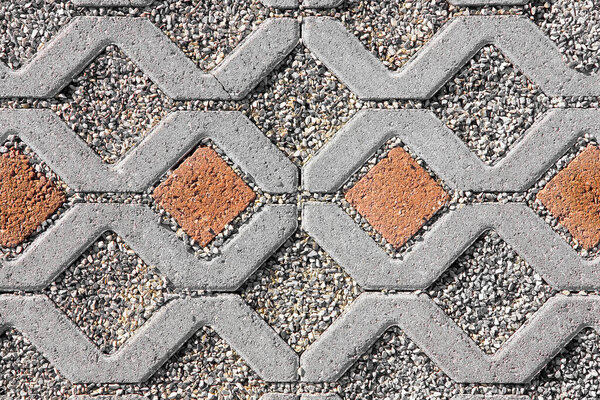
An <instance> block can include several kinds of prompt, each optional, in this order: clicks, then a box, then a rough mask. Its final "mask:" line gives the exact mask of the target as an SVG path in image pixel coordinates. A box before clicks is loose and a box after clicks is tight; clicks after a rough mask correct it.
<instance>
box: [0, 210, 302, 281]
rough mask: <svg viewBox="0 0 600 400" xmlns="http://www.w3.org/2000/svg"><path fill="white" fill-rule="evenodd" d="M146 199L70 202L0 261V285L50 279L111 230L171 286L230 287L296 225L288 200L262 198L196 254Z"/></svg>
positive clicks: (273, 250)
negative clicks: (230, 232) (232, 231)
mask: <svg viewBox="0 0 600 400" xmlns="http://www.w3.org/2000/svg"><path fill="white" fill-rule="evenodd" d="M159 220H160V217H159V216H158V215H157V214H156V213H155V212H154V211H152V210H151V209H150V208H149V207H148V206H146V205H135V204H113V203H111V204H103V203H83V204H76V205H75V206H73V207H72V208H71V209H69V210H67V212H66V213H65V214H64V215H63V216H62V217H61V218H59V219H58V220H57V221H56V223H55V224H54V225H53V226H51V227H50V228H49V229H48V230H47V231H46V232H44V233H42V234H41V236H40V237H39V238H37V239H36V240H35V241H34V242H33V244H32V245H31V246H29V247H28V248H27V249H26V250H25V252H24V253H23V254H21V255H19V256H18V257H17V258H16V259H15V260H12V261H2V262H0V290H1V291H5V292H6V291H15V290H22V291H35V290H41V289H43V288H44V287H46V286H47V285H48V284H50V283H51V282H52V281H53V280H54V279H55V278H56V276H58V275H59V274H60V273H62V272H63V271H64V270H65V269H67V268H68V267H69V266H70V265H71V264H72V263H73V262H74V261H75V260H76V259H77V257H79V256H80V255H81V254H82V253H83V252H84V251H85V250H86V249H87V248H88V247H89V246H90V245H91V244H92V243H93V242H94V241H95V240H97V238H98V237H99V236H100V235H101V234H102V233H104V232H106V231H114V232H116V233H117V234H118V235H120V236H121V237H122V238H123V240H124V241H125V242H126V243H127V244H128V245H129V246H131V248H132V249H133V251H134V252H136V254H138V255H139V256H140V257H141V258H142V259H143V260H144V261H145V262H146V263H147V264H149V265H152V266H155V267H156V268H158V270H159V271H160V273H162V274H164V275H165V276H166V277H167V278H168V279H169V280H170V281H171V282H172V283H173V284H174V285H175V286H177V287H181V288H187V289H190V290H211V291H233V290H236V289H237V288H239V286H241V285H242V284H243V282H244V281H245V280H246V279H247V278H248V277H249V276H250V275H251V274H252V273H253V272H254V271H255V270H256V269H258V268H259V267H260V266H261V265H262V264H263V263H264V261H265V260H266V259H267V258H268V257H269V256H270V255H271V254H272V253H274V252H275V251H276V250H277V249H278V248H279V247H280V246H281V245H282V244H283V243H284V242H285V241H286V240H287V239H288V238H289V237H290V236H291V235H292V234H293V232H294V231H295V230H296V227H297V224H298V216H297V210H296V206H295V205H292V204H280V205H273V204H267V205H265V206H264V207H263V208H262V209H261V210H259V211H258V212H257V213H255V214H254V215H253V216H252V217H251V218H250V220H249V221H248V222H247V223H246V224H244V225H243V226H242V227H241V228H240V229H239V232H238V233H237V234H236V235H235V236H233V237H232V238H231V239H230V240H229V241H227V242H226V243H225V245H224V246H223V248H222V249H221V253H220V254H219V255H218V256H215V257H214V258H213V259H211V260H209V261H206V260H200V259H198V258H197V257H196V256H195V255H194V254H193V253H192V252H190V251H189V250H188V247H187V246H186V245H185V244H184V243H183V242H182V241H181V240H180V239H179V238H177V236H176V235H175V233H174V232H172V231H171V230H170V229H169V228H168V227H166V226H164V225H161V223H160V221H159Z"/></svg>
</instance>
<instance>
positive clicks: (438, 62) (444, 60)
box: [302, 16, 600, 100]
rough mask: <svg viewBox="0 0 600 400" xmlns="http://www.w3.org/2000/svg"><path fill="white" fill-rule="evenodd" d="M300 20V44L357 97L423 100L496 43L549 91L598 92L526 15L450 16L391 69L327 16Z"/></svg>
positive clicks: (592, 79) (599, 81)
mask: <svg viewBox="0 0 600 400" xmlns="http://www.w3.org/2000/svg"><path fill="white" fill-rule="evenodd" d="M303 21H304V22H303V27H302V41H303V43H304V44H305V45H306V46H307V47H308V48H309V49H310V51H311V52H313V53H314V54H315V55H316V56H317V57H318V58H319V59H320V60H321V61H322V62H323V63H324V64H325V65H326V66H327V67H328V68H329V69H331V70H332V71H333V73H334V74H335V75H336V76H337V77H338V78H340V80H341V81H342V82H344V83H345V84H346V85H347V86H348V87H349V88H350V90H352V91H353V92H354V93H356V94H357V95H358V96H359V97H360V98H362V99H369V100H385V99H392V98H393V99H428V98H430V97H431V96H433V95H434V94H435V93H436V92H437V91H438V90H439V89H440V88H441V87H442V86H443V85H444V84H445V83H446V82H447V81H448V80H449V79H450V78H451V77H452V76H454V75H455V74H456V73H457V72H458V71H459V69H460V68H461V67H462V66H463V65H464V64H465V63H466V62H467V61H468V60H469V59H471V58H472V57H473V56H474V55H475V53H477V51H479V50H480V49H481V48H482V47H483V46H485V45H488V44H493V45H496V46H497V47H498V48H499V49H500V50H501V51H502V52H503V53H504V54H505V55H506V56H507V57H508V58H509V59H510V60H511V61H512V62H513V63H514V64H515V65H516V66H517V67H518V68H519V69H520V70H521V71H523V73H524V74H525V75H526V76H528V77H529V78H530V79H531V80H532V81H533V82H534V83H536V84H538V85H539V86H540V88H541V89H542V90H543V91H544V92H545V93H546V94H547V95H549V96H597V95H600V77H599V76H598V75H585V74H582V73H579V72H577V71H575V70H574V69H571V68H569V67H568V66H567V65H566V64H565V62H564V61H563V60H562V58H561V56H560V52H559V50H558V48H557V46H556V45H555V44H554V43H553V42H552V41H551V40H550V39H549V38H548V37H546V36H545V35H544V33H543V32H542V31H541V30H540V29H539V28H538V27H537V26H536V25H535V23H534V22H532V21H530V20H529V19H527V18H521V17H513V16H468V17H457V18H454V19H453V20H452V21H450V22H449V23H448V24H446V25H445V26H444V27H443V28H442V29H441V30H440V31H439V32H438V33H437V34H436V35H435V36H434V37H433V38H432V39H431V40H430V41H429V42H428V43H427V44H426V45H425V46H424V47H423V48H422V49H421V50H420V51H419V53H418V54H417V55H416V56H415V57H414V58H413V59H412V60H411V61H409V63H408V64H406V65H405V66H404V67H403V68H402V69H401V70H400V71H398V72H395V73H394V72H392V71H390V70H389V69H388V68H387V67H386V66H385V65H383V63H382V62H381V61H380V60H379V59H378V58H377V57H375V56H374V55H373V54H372V53H371V52H369V51H368V50H367V49H366V48H365V47H364V46H363V45H362V44H361V43H360V41H359V40H358V39H357V38H356V37H354V36H353V35H352V34H351V33H350V32H348V31H347V30H346V28H345V27H344V25H342V23H341V22H339V21H337V20H335V19H332V18H328V17H307V18H304V20H303ZM523 38H527V40H523ZM348 60H352V62H349V61H348Z"/></svg>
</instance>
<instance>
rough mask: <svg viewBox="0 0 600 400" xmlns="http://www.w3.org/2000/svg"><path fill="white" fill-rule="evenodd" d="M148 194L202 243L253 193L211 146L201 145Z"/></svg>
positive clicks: (236, 212)
mask: <svg viewBox="0 0 600 400" xmlns="http://www.w3.org/2000/svg"><path fill="white" fill-rule="evenodd" d="M152 197H154V199H155V200H156V201H157V202H158V204H160V205H161V206H162V207H163V208H164V209H165V210H167V211H168V212H169V213H170V214H171V215H172V216H173V217H174V218H175V220H177V222H178V223H179V225H181V227H182V228H183V230H184V231H185V232H186V233H187V234H188V235H190V237H192V238H193V239H194V240H196V241H197V242H198V243H199V244H200V245H201V246H206V245H207V244H208V243H210V241H211V240H212V239H214V237H215V236H217V235H218V234H219V233H220V232H221V231H222V230H223V229H224V228H225V226H226V225H227V224H228V223H230V222H231V221H232V220H233V219H234V218H235V217H237V216H238V215H239V214H240V213H241V212H242V211H243V210H244V209H245V208H246V207H248V204H250V202H252V201H253V200H254V199H255V198H256V195H255V193H254V192H253V191H252V189H250V187H249V186H248V185H246V183H245V182H244V181H243V180H242V179H241V178H240V177H239V176H238V175H237V174H236V173H235V171H233V170H232V169H231V167H229V165H227V163H226V162H225V161H224V160H223V159H222V158H221V157H219V155H218V154H217V153H216V152H215V151H214V150H213V149H211V148H210V147H201V148H199V149H198V150H196V152H194V154H192V155H191V156H190V157H188V158H187V159H186V160H185V161H184V162H183V163H182V164H181V165H180V166H179V167H178V168H177V169H175V171H173V174H172V175H171V176H169V178H167V179H166V180H165V181H164V182H163V183H161V184H160V185H159V186H158V187H157V188H156V189H155V190H154V192H153V193H152Z"/></svg>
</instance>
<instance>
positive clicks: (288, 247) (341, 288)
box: [240, 231, 362, 353]
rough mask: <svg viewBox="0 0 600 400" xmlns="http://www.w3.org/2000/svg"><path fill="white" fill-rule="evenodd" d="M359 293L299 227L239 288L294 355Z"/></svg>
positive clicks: (306, 346) (351, 280)
mask: <svg viewBox="0 0 600 400" xmlns="http://www.w3.org/2000/svg"><path fill="white" fill-rule="evenodd" d="M360 293H362V289H361V288H360V287H359V286H358V284H357V283H356V282H355V281H354V280H353V279H352V278H351V277H350V276H349V275H348V274H347V273H345V272H344V271H343V270H342V268H341V267H340V266H338V265H337V264H335V262H334V261H333V260H332V259H331V258H330V257H329V256H328V255H327V254H326V253H325V252H324V251H323V250H321V248H319V247H318V246H317V244H316V243H315V241H314V240H313V239H311V238H310V237H309V236H308V235H307V234H306V233H303V232H301V231H297V232H296V233H295V235H294V236H293V237H292V239H290V240H288V241H287V242H286V243H285V244H284V245H283V246H282V247H281V248H280V249H279V251H277V253H275V254H274V255H273V256H271V257H270V258H269V259H268V260H267V262H266V263H265V265H264V266H263V267H261V268H260V269H259V270H258V271H257V272H256V273H255V274H254V275H253V276H252V277H251V278H250V279H249V280H248V281H247V282H246V283H245V284H244V286H243V287H242V288H241V289H240V294H241V296H242V298H243V299H244V300H245V301H246V302H247V303H248V304H250V306H251V307H252V308H253V309H254V310H256V312H258V314H260V315H261V316H262V317H263V319H264V320H265V321H267V323H268V324H269V325H270V326H271V327H273V329H275V330H276V331H277V332H278V333H279V335H280V336H281V337H282V338H283V339H284V340H286V341H287V342H288V344H289V345H290V346H291V347H292V348H293V349H294V350H295V351H296V352H298V353H301V352H302V351H304V350H306V348H308V346H309V345H310V344H312V343H313V342H314V341H315V340H317V338H318V337H319V336H320V335H321V334H322V333H323V332H324V331H325V329H327V328H328V327H329V325H331V324H332V323H333V321H334V320H335V319H337V318H338V317H339V316H340V315H341V313H342V312H343V310H344V309H345V308H346V307H347V306H348V305H349V304H350V303H352V301H354V299H355V298H356V297H358V296H359V295H360Z"/></svg>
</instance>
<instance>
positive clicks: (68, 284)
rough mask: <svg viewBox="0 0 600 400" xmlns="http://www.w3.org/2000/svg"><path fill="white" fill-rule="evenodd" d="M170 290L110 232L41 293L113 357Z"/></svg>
mask: <svg viewBox="0 0 600 400" xmlns="http://www.w3.org/2000/svg"><path fill="white" fill-rule="evenodd" d="M170 286H171V285H170V283H169V282H168V281H167V279H166V278H164V277H162V276H161V275H160V274H159V273H158V271H157V270H156V268H154V267H152V266H148V265H147V264H146V263H144V261H143V260H142V259H141V258H140V257H139V256H137V255H136V254H135V252H134V251H133V250H132V249H131V248H130V247H129V246H128V245H127V244H126V243H125V242H124V241H123V239H121V238H120V237H119V236H118V235H117V234H115V233H114V232H110V231H109V232H106V233H104V234H103V235H102V236H101V237H100V238H99V239H98V240H97V241H96V242H95V243H94V244H93V245H92V246H90V247H89V248H88V249H87V250H86V251H85V252H84V253H83V254H82V255H81V256H80V257H79V259H77V260H76V261H75V262H74V263H73V264H72V265H71V266H70V267H69V268H68V269H67V270H66V271H64V272H63V273H62V274H61V275H60V276H59V277H58V278H57V279H56V280H55V281H54V282H53V283H52V284H51V285H50V286H49V287H48V288H46V289H44V293H45V294H46V295H47V296H48V297H50V299H52V301H54V303H55V304H56V305H57V306H58V307H59V308H60V309H61V310H63V311H64V312H65V313H66V314H67V316H68V317H69V318H70V319H71V320H72V321H73V322H75V323H76V324H77V325H78V326H79V327H80V328H81V329H82V330H83V332H84V333H85V334H86V335H87V336H88V337H89V338H90V339H91V340H92V341H93V342H94V343H95V344H96V345H97V346H98V347H99V348H100V350H101V351H102V352H104V353H106V354H112V353H114V352H115V351H117V350H118V349H119V347H120V346H121V345H122V344H123V343H125V341H127V339H129V338H130V337H131V336H133V335H134V334H135V331H136V330H137V329H138V328H139V327H140V326H142V325H143V324H144V323H145V322H146V321H147V320H148V319H149V318H150V317H151V316H152V313H153V312H154V311H156V310H158V309H159V308H160V306H161V305H162V304H164V303H165V301H166V297H167V295H168V294H169V293H172V289H171V287H170Z"/></svg>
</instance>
